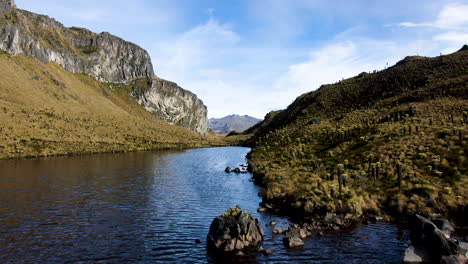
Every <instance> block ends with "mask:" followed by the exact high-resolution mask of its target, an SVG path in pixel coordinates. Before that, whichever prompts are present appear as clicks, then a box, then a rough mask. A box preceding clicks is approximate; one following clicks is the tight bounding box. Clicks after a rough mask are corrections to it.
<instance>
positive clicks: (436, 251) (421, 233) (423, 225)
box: [410, 215, 465, 261]
mask: <svg viewBox="0 0 468 264" xmlns="http://www.w3.org/2000/svg"><path fill="white" fill-rule="evenodd" d="M410 230H411V242H412V245H413V246H414V247H416V248H420V249H423V250H425V251H426V252H428V253H429V254H430V257H431V258H432V259H434V260H436V261H440V260H441V259H442V257H443V256H452V255H454V256H456V255H463V254H464V253H465V250H463V249H462V248H461V247H460V246H459V245H458V242H457V241H456V240H453V239H450V238H449V236H448V235H447V234H445V233H444V232H442V231H441V230H440V229H439V228H437V226H436V225H435V224H434V223H433V222H432V221H430V220H428V219H426V218H424V217H422V216H420V215H414V216H413V217H412V218H411V219H410ZM447 259H451V258H447Z"/></svg>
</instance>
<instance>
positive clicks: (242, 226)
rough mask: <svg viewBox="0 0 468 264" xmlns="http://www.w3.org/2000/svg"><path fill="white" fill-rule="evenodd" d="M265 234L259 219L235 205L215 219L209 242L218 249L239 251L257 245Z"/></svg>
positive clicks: (208, 237) (211, 247)
mask: <svg viewBox="0 0 468 264" xmlns="http://www.w3.org/2000/svg"><path fill="white" fill-rule="evenodd" d="M263 236H264V232H263V228H262V226H261V224H260V222H259V221H258V219H257V218H255V217H253V216H252V214H250V213H248V212H246V211H242V210H241V209H240V208H239V207H235V208H231V209H230V210H229V211H227V212H225V213H224V214H223V215H221V216H218V217H216V218H215V219H214V220H213V222H212V223H211V226H210V231H209V233H208V236H207V242H208V246H209V248H210V249H213V250H216V251H221V252H239V251H241V250H243V249H244V248H246V247H250V246H257V245H258V243H259V242H261V241H262V240H263Z"/></svg>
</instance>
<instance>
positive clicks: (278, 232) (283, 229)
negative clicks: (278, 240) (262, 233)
mask: <svg viewBox="0 0 468 264" xmlns="http://www.w3.org/2000/svg"><path fill="white" fill-rule="evenodd" d="M288 230H289V228H287V227H275V228H273V234H274V235H281V234H284V233H286V232H287V231H288Z"/></svg>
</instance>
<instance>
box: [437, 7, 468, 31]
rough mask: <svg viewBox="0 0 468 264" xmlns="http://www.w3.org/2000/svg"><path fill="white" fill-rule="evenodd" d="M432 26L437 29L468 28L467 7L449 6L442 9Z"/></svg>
mask: <svg viewBox="0 0 468 264" xmlns="http://www.w3.org/2000/svg"><path fill="white" fill-rule="evenodd" d="M434 25H435V26H436V27H439V28H463V27H466V26H468V5H466V4H465V5H464V4H451V5H448V6H446V7H444V8H443V9H442V11H441V12H440V13H439V15H438V17H437V20H436V21H435V23H434Z"/></svg>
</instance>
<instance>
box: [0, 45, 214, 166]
mask: <svg viewBox="0 0 468 264" xmlns="http://www.w3.org/2000/svg"><path fill="white" fill-rule="evenodd" d="M222 144H223V142H222V141H221V140H220V139H219V138H217V137H204V136H201V135H199V134H197V133H195V132H191V131H189V130H187V129H185V128H182V127H178V126H172V125H169V124H167V123H165V122H163V121H161V120H159V119H157V118H156V117H154V116H153V115H152V114H151V113H149V112H147V111H146V110H145V109H144V108H143V107H141V106H140V105H138V104H137V103H136V101H135V100H134V99H133V98H131V97H130V96H129V90H128V87H126V86H125V85H118V84H105V83H101V82H98V81H96V80H95V79H93V78H92V77H90V76H87V75H84V74H72V73H70V72H67V71H65V70H64V69H63V68H62V67H60V66H59V65H57V64H54V63H48V64H45V63H42V62H40V61H38V60H37V59H35V58H33V57H26V56H22V55H19V56H11V55H9V54H5V53H2V54H0V158H15V157H33V156H48V155H63V154H82V153H96V152H111V151H135V150H148V149H167V148H191V147H206V146H214V145H222Z"/></svg>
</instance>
